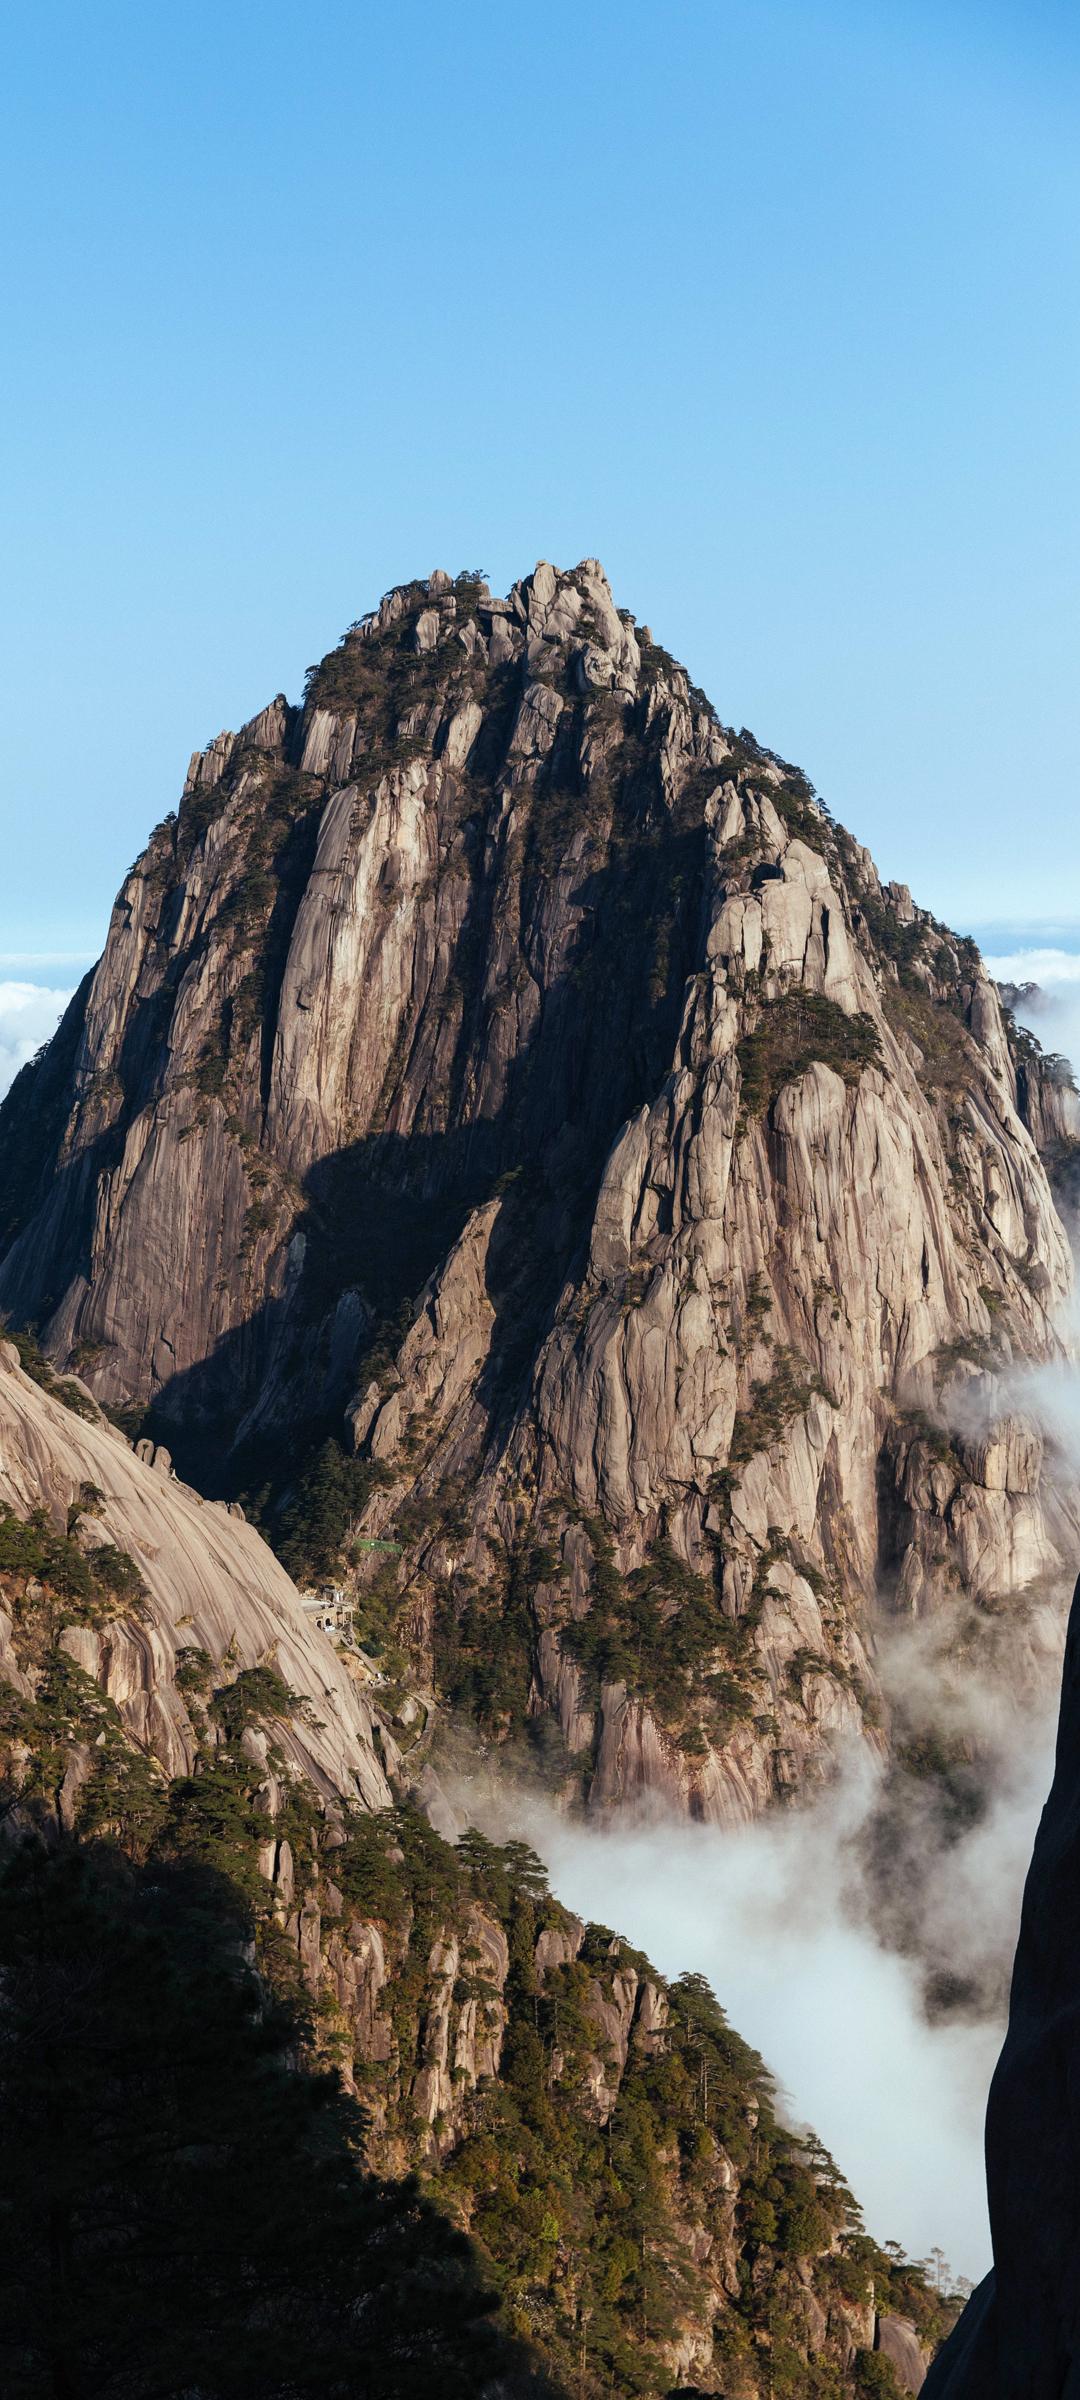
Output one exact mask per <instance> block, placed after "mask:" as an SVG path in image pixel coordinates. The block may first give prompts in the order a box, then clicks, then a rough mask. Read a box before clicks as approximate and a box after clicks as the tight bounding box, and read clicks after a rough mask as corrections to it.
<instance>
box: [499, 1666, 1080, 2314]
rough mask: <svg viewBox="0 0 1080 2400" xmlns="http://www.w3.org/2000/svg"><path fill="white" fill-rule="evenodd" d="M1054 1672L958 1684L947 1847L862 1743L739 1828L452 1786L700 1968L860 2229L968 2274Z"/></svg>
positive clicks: (986, 2247) (677, 1961)
mask: <svg viewBox="0 0 1080 2400" xmlns="http://www.w3.org/2000/svg"><path fill="white" fill-rule="evenodd" d="M942 1631H943V1634H944V1629H942ZM946 1638H947V1637H946ZM887 1649H888V1651H889V1653H890V1655H889V1656H888V1657H886V1658H884V1659H883V1661H882V1664H883V1667H884V1675H885V1681H886V1684H887V1685H888V1684H889V1683H890V1682H891V1683H892V1686H893V1691H894V1694H895V1693H896V1691H897V1688H898V1685H899V1681H900V1679H901V1678H907V1677H909V1676H910V1677H911V1678H912V1689H914V1688H915V1685H916V1683H917V1681H918V1677H919V1676H921V1674H922V1673H923V1671H924V1669H926V1670H928V1667H929V1656H930V1653H929V1649H928V1648H927V1649H926V1650H924V1651H923V1652H922V1654H921V1656H920V1658H919V1664H918V1671H917V1674H916V1673H915V1672H914V1670H913V1666H912V1660H913V1658H914V1656H915V1652H914V1650H913V1649H912V1648H909V1646H908V1644H907V1643H906V1642H905V1641H904V1640H902V1639H901V1640H898V1641H897V1643H896V1644H895V1647H894V1646H893V1644H891V1643H890V1644H889V1645H887ZM1056 1680H1057V1678H1056V1671H1055V1675H1054V1687H1055V1688H1054V1694H1053V1697H1052V1696H1051V1694H1050V1692H1049V1690H1047V1691H1046V1692H1044V1693H1043V1694H1042V1696H1041V1698H1039V1699H1035V1698H1033V1699H1032V1700H1031V1701H1030V1703H1029V1704H1028V1705H1027V1706H1026V1707H1025V1708H1024V1709H1022V1710H1019V1711H1017V1710H1014V1711H1013V1712H1012V1720H1011V1724H1009V1725H1007V1724H1006V1721H1005V1718H1004V1715H1003V1714H1001V1712H1000V1711H999V1710H998V1706H997V1700H996V1697H992V1696H991V1695H990V1694H989V1693H987V1694H986V1695H984V1694H983V1693H982V1690H981V1687H979V1689H978V1691H974V1690H973V1692H972V1693H971V1694H970V1695H969V1699H968V1703H967V1712H966V1713H967V1722H968V1724H969V1726H971V1727H972V1729H974V1727H975V1722H976V1719H979V1720H982V1712H983V1705H984V1698H985V1705H986V1708H987V1711H988V1712H989V1713H988V1718H987V1719H986V1720H985V1721H981V1723H980V1731H981V1732H982V1734H983V1735H984V1736H985V1737H986V1738H987V1739H988V1740H989V1741H990V1742H991V1743H992V1750H991V1755H990V1757H989V1760H988V1766H987V1780H988V1787H989V1797H988V1800H987V1804H986V1807H985V1810H984V1813H983V1814H982V1816H981V1817H980V1818H979V1820H978V1821H977V1822H976V1823H974V1824H973V1825H972V1826H971V1828H970V1830H969V1831H968V1832H966V1833H965V1834H963V1835H962V1836H961V1837H960V1838H959V1839H955V1840H953V1841H952V1842H951V1843H950V1842H947V1841H945V1840H943V1838H942V1829H941V1826H940V1823H939V1822H938V1821H937V1820H936V1819H935V1818H934V1816H933V1813H932V1810H931V1807H930V1804H929V1802H928V1800H927V1796H926V1792H925V1789H924V1787H922V1786H921V1785H919V1784H918V1783H917V1782H916V1781H915V1780H914V1779H908V1778H906V1777H904V1776H902V1775H901V1776H900V1777H899V1778H897V1777H894V1776H892V1775H889V1776H887V1775H886V1772H885V1770H884V1769H883V1767H882V1765H881V1762H880V1761H879V1760H877V1759H875V1758H873V1757H872V1756H871V1754H870V1753H869V1752H868V1751H866V1750H860V1751H855V1752H852V1753H850V1754H849V1755H848V1756H846V1757H845V1758H844V1759H843V1760H842V1761H841V1763H840V1768H839V1773H838V1776H837V1780H836V1781H835V1783H834V1784H833V1785H831V1786H830V1787H829V1789H828V1790H827V1791H824V1792H823V1793H822V1794H821V1795H820V1796H819V1797H818V1798H817V1799H816V1800H815V1801H813V1802H811V1803H810V1804H809V1805H804V1806H802V1807H799V1808H793V1809H790V1810H784V1811H777V1812H776V1813H774V1814H773V1815H771V1816H768V1817H766V1818H765V1819H763V1820H759V1821H758V1822H757V1823H755V1824H753V1825H749V1826H745V1827H741V1828H736V1829H728V1828H721V1827H716V1826H703V1825H698V1824H692V1823H688V1822H687V1821H686V1820H685V1819H682V1818H679V1819H677V1820H676V1819H674V1818H658V1817H656V1816H651V1817H648V1818H646V1817H641V1816H635V1815H633V1814H631V1813H626V1814H620V1815H618V1816H617V1817H614V1818H612V1819H609V1820H600V1821H599V1822H598V1821H596V1820H592V1821H587V1820H583V1819H582V1818H581V1817H580V1816H570V1815H567V1814H566V1813H564V1812H562V1811H560V1809H559V1808H558V1807H557V1806H556V1805H555V1804H554V1802H553V1801H551V1800H550V1799H549V1798H545V1797H543V1796H541V1795H539V1794H537V1793H536V1792H535V1791H530V1790H526V1789H524V1788H521V1789H519V1790H518V1791H517V1793H516V1794H515V1795H513V1796H512V1797H511V1798H508V1796H507V1792H506V1788H505V1785H504V1784H502V1782H501V1781H500V1783H499V1785H498V1786H496V1785H494V1784H488V1783H487V1782H486V1780H485V1779H484V1778H483V1777H481V1778H480V1779H476V1780H474V1779H470V1780H469V1781H467V1782H466V1783H464V1784H463V1785H459V1786H458V1787H457V1788H455V1789H454V1791H453V1793H452V1797H453V1800H454V1802H455V1804H456V1805H457V1806H458V1808H459V1809H461V1810H462V1812H463V1813H465V1814H467V1815H468V1816H469V1818H470V1819H471V1821H473V1822H474V1823H478V1824H480V1825H481V1826H482V1827H483V1828H484V1830H485V1831H487V1832H488V1833H489V1834H491V1835H493V1836H496V1837H498V1838H506V1836H507V1833H508V1832H509V1831H510V1830H513V1831H514V1832H515V1833H516V1834H518V1835H519V1836H521V1837H523V1838H525V1839H527V1840H528V1841H530V1842H531V1843H532V1845H533V1847H534V1848H535V1849H536V1850H537V1851H538V1852H539V1854H540V1856H541V1857H542V1858H543V1860H544V1862H545V1864H546V1866H547V1867H548V1870H549V1873H550V1876H551V1883H552V1888H553V1890H554V1891H555V1892H556V1893H557V1894H558V1896H559V1898H560V1899H561V1900H563V1901H564V1902H565V1903H566V1905H567V1906H568V1907H570V1908H572V1909H574V1910H575V1911H576V1912H577V1913H578V1914H579V1915H581V1916H584V1917H588V1918H592V1919H594V1920H597V1921H599V1922H600V1923H601V1924H605V1925H610V1926H611V1927H612V1928H614V1929H617V1930H618V1931H619V1932H620V1933H621V1934H623V1935H624V1936H625V1937H626V1939H627V1940H629V1941H630V1942H632V1943H633V1944H634V1945H635V1946H636V1947H638V1948H640V1949H642V1950H644V1951H645V1952H646V1954H647V1955H648V1957H649V1958H650V1959H651V1960H652V1961H653V1964H654V1965H655V1966H656V1967H657V1968H658V1969H659V1970H660V1972H661V1973H662V1974H664V1975H667V1976H675V1975H678V1974H680V1973H682V1972H683V1971H684V1970H685V1969H688V1968H689V1969H694V1970H696V1971H697V1972H699V1973H701V1974H703V1975H705V1976H707V1977H708V1980H709V1982H710V1984H711V1985H712V1987H713V1990H714V1991H715V1992H716V1995H717V1997H718V1999H719V2000H720V2002H721V2004H722V2006H723V2007H724V2008H725V2010H726V2011H727V2014H728V2016H729V2018H730V2021H731V2023H732V2024H733V2025H734V2026H735V2027H736V2029H737V2030H738V2032H739V2033H740V2034H742V2036H743V2038H744V2039H745V2040H747V2041H749V2042H751V2043H752V2044H753V2045H754V2047H755V2048H756V2049H757V2050H759V2051H760V2052H761V2054H762V2056H763V2058H764V2059H765V2062H766V2065H767V2066H768V2067H769V2068H770V2070H771V2072H772V2073H773V2075H774V2076H775V2077H776V2079H777V2083H778V2086H779V2099H780V2104H781V2107H782V2109H783V2112H784V2114H785V2115H786V2117H787V2118H788V2119H789V2121H790V2122H791V2123H792V2124H793V2125H794V2126H796V2127H799V2128H804V2127H807V2126H812V2127H813V2129H814V2130H815V2132H816V2133H818V2134H819V2136H820V2137H821V2139H822V2140H823V2141H824V2142H825V2144H826V2146H827V2147H828V2149H829V2150H830V2151H832V2153H833V2155H834V2156H835V2158H836V2161H837V2164H838V2166H839V2167H840V2170H841V2172H842V2173H843V2174H844V2176H845V2177H846V2178H847V2180H848V2182H849V2183H850V2185H851V2188H852V2190H853V2192H854V2194H855V2197H856V2199H857V2200H858V2201H859V2203H860V2205H861V2207H862V2209H863V2211H864V2214H865V2218H866V2223H867V2228H868V2230H869V2231H870V2232H872V2233H873V2234H874V2235H875V2237H876V2238H877V2239H878V2240H879V2241H884V2240H889V2239H895V2240H897V2241H899V2242H901V2243H902V2244H903V2247H904V2249H905V2250H906V2251H907V2252H908V2253H909V2254H910V2255H911V2256H913V2257H917V2258H918V2257H925V2256H927V2255H928V2253H929V2251H930V2250H931V2249H932V2248H933V2247H934V2246H935V2245H940V2247H941V2248H942V2249H943V2250H944V2251H945V2253H946V2255H947V2257H948V2259H949V2260H950V2262H951V2265H952V2266H953V2268H954V2269H955V2270H956V2271H957V2273H960V2274H964V2275H968V2276H970V2277H971V2278H972V2279H973V2280H977V2279H978V2278H979V2277H980V2276H981V2275H982V2274H984V2273H985V2271H986V2268H987V2267H988V2266H989V2264H990V2236H989V2226H988V2221H987V2212H986V2195H985V2173H984V2164H983V2138H982V2137H983V2118H984V2113H985V2107H986V2094H987V2089H988V2086H989V2081H990V2076H991V2074H992V2071H993V2067H994V2062H995V2060H996V2057H997V2054H998V2051H999V2049H1000V2046H1001V2041H1002V2036H1003V2033H1004V2024H1005V2011H1006V2004H1007V1988H1008V1975H1009V1968H1010V1965H1011V1959H1012V1953H1013V1949H1014V1947H1015V1941H1016V1932H1017V1926H1018V1924H1019V1916H1020V1901H1021V1895H1022V1891H1023V1883H1024V1877H1025V1874H1026V1872H1027V1866H1028V1861H1029V1858H1030V1854H1031V1845H1032V1842H1033V1839H1034V1834H1035V1828H1036V1825H1037V1823H1038V1819H1039V1813H1040V1810H1041V1808H1042V1804H1043V1801H1044V1799H1045V1796H1046V1792H1047V1790H1048V1789H1049V1784H1050V1777H1051V1773H1052V1762H1053V1733H1054V1704H1055V1702H1056ZM991 1716H992V1717H994V1718H996V1719H997V1722H996V1725H995V1727H994V1728H993V1730H991V1728H990V1725H989V1717H991ZM883 1812H884V1813H883ZM882 1835H884V1838H885V1841H886V1843H887V1844H888V1845H890V1846H891V1850H892V1854H893V1856H894V1858H895V1873H896V1877H897V1882H898V1885H899V1886H900V1887H902V1888H901V1891H900V1893H899V1894H898V1900H899V1901H902V1908H901V1907H899V1906H898V1911H897V1917H898V1924H899V1918H900V1917H901V1916H902V1917H903V1920H904V1923H903V1933H904V1938H905V1940H906V1942H907V1945H908V1947H907V1948H906V1949H905V1950H901V1949H900V1948H899V1947H897V1946H896V1940H895V1939H894V1938H890V1934H889V1932H888V1931H886V1932H883V1931H882V1922H883V1920H884V1921H885V1922H886V1924H887V1923H888V1916H889V1912H888V1909H887V1908H885V1909H884V1910H883V1908H882V1904H881V1893H880V1891H879V1889H878V1873H879V1866H880V1847H881V1839H882ZM897 1931H898V1925H897V1926H894V1927H893V1928H892V1933H893V1935H894V1936H895V1935H896V1934H897ZM939 1969H940V1970H942V1971H944V1972H947V1973H949V1974H951V1975H953V1976H957V1977H959V1978H961V1979H964V1978H970V1980H971V1985H972V1990H973V1993H974V1994H975V1997H974V1998H973V1999H972V2001H971V2003H970V2008H969V2010H968V2011H964V2010H962V2011H961V2013H960V2014H959V2015H949V2016H945V2017H940V2018H938V2019H936V2020H935V2019H933V2018H932V2017H931V2016H930V2015H928V2001H927V1992H928V1980H929V1979H932V1977H933V1975H934V1973H935V1972H936V1971H938V1970H939ZM987 1994H989V1999H987V1998H986V1997H985V1995H987ZM980 1995H982V1997H980Z"/></svg>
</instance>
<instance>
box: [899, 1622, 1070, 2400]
mask: <svg viewBox="0 0 1080 2400" xmlns="http://www.w3.org/2000/svg"><path fill="white" fill-rule="evenodd" d="M986 2158H987V2183H988V2188H989V2198H990V2229H991V2233H992V2236H993V2245H994V2266H993V2269H992V2271H991V2273H990V2274H989V2275H988V2276H987V2277H986V2279H985V2281H984V2282H983V2283H981V2284H980V2285H979V2288H978V2291H977V2292H975V2294H974V2295H973V2297H972V2299H971V2300H970V2301H969V2302H968V2305H967V2307H966V2309H965V2310H964V2313H963V2316H962V2317H961V2319H960V2321H959V2324H958V2325H957V2326H956V2329H955V2331H954V2332H953V2334H952V2335H951V2336H950V2339H949V2340H948V2341H947V2342H946V2344H945V2346H944V2348H943V2350H942V2351H941V2352H940V2354H939V2356H938V2358H937V2359H936V2361H935V2363H934V2365H933V2367H932V2368H931V2370H930V2374H929V2376H928V2378H927V2381H926V2384H925V2387H924V2390H925V2396H926V2400H1077V2394H1080V2278H1078V2275H1077V2260H1078V2256H1080V1583H1078V1584H1077V1588H1076V1594H1075V1596H1074V1599H1073V1607H1072V1617H1071V1620H1070V1625H1069V1637H1068V1642H1067V1644H1066V1650H1065V1664H1064V1669H1063V1674H1062V1686H1061V1715H1060V1719H1059V1723H1058V1741H1057V1757H1056V1762H1055V1768H1054V1781H1053V1785H1052V1787H1051V1791H1050V1797H1049V1799H1048V1801H1047V1803H1046V1807H1045V1809H1044V1810H1043V1815H1042V1821H1041V1823H1040V1826H1039V1831H1038V1834H1037V1835H1036V1839H1035V1849H1034V1852H1033V1855H1032V1861H1031V1868H1030V1871H1029V1874H1028V1879H1027V1885H1026V1888H1025V1892H1024V1907H1023V1915H1022V1917H1021V1922H1020V1939H1019V1943H1018V1945H1017V1952H1016V1966H1015V1970H1014V1974H1013V1985H1012V2000H1011V2004H1010V2009H1009V2030H1008V2034H1007V2036H1006V2039H1005V2046H1004V2049H1003V2050H1002V2053H1001V2058H1000V2060H999V2063H998V2067H997V2072H996V2074H995V2076H994V2080H993V2084H992V2086H991V2090H990V2100H989V2105H988V2108H987V2116H986Z"/></svg>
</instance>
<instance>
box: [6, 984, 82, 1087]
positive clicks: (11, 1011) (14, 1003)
mask: <svg viewBox="0 0 1080 2400" xmlns="http://www.w3.org/2000/svg"><path fill="white" fill-rule="evenodd" d="M70 998H71V993H70V992H56V991H53V990H52V989H51V988H50V986H49V985H47V984H44V983H16V982H14V981H4V980H3V979H0V1095H2V1094H3V1093H4V1092H6V1090H7V1088H8V1085H9V1084H10V1083H11V1082H12V1081H13V1079H14V1077H15V1076H16V1075H17V1074H18V1072H19V1068H20V1067H22V1066H25V1064H26V1061H27V1059H28V1058H33V1055H34V1052H35V1050H40V1048H41V1045H42V1043H43V1042H47V1041H48V1039H49V1035H50V1034H51V1033H53V1032H54V1031H55V1029H56V1027H57V1025H58V1024H59V1022H60V1019H61V1017H62V1015H63V1013H64V1010H65V1008H66V1007H67V1004H68V1001H69V1000H70Z"/></svg>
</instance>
